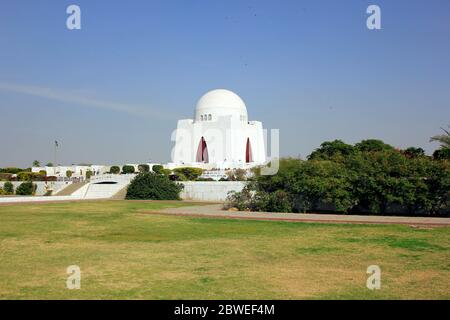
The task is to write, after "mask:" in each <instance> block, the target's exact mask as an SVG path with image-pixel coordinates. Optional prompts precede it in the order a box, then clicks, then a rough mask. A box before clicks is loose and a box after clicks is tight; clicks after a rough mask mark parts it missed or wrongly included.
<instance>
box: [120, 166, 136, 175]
mask: <svg viewBox="0 0 450 320" xmlns="http://www.w3.org/2000/svg"><path fill="white" fill-rule="evenodd" d="M122 173H123V174H127V173H134V167H133V166H128V165H125V166H123V167H122Z"/></svg>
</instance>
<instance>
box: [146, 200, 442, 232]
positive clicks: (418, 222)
mask: <svg viewBox="0 0 450 320" xmlns="http://www.w3.org/2000/svg"><path fill="white" fill-rule="evenodd" d="M148 213H150V214H167V215H179V216H190V217H209V218H228V219H248V220H268V221H292V222H322V223H354V224H402V225H409V226H441V227H446V226H450V218H428V217H387V216H362V215H343V214H297V213H275V212H233V211H224V210H222V205H221V204H213V205H203V206H191V207H181V208H167V209H162V210H158V211H157V212H156V211H153V212H148Z"/></svg>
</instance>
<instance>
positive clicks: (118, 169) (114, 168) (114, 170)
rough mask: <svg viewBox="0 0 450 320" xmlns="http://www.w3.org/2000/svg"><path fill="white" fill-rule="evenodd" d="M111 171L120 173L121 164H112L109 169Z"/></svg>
mask: <svg viewBox="0 0 450 320" xmlns="http://www.w3.org/2000/svg"><path fill="white" fill-rule="evenodd" d="M109 172H111V173H112V174H119V173H120V167H119V166H112V167H111V169H109Z"/></svg>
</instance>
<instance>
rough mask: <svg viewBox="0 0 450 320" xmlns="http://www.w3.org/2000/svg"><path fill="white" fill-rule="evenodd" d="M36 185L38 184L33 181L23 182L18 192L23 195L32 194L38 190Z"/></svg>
mask: <svg viewBox="0 0 450 320" xmlns="http://www.w3.org/2000/svg"><path fill="white" fill-rule="evenodd" d="M36 187H37V186H36V185H35V184H34V183H32V182H31V181H27V182H24V183H21V184H20V185H19V186H18V187H17V189H16V194H17V195H21V196H31V195H33V194H34V192H35V191H36Z"/></svg>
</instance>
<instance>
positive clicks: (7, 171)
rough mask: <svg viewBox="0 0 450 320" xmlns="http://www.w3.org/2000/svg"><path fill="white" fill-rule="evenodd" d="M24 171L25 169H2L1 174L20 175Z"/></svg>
mask: <svg viewBox="0 0 450 320" xmlns="http://www.w3.org/2000/svg"><path fill="white" fill-rule="evenodd" d="M22 171H24V170H23V169H20V168H2V169H0V172H2V173H11V174H18V173H19V172H22Z"/></svg>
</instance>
